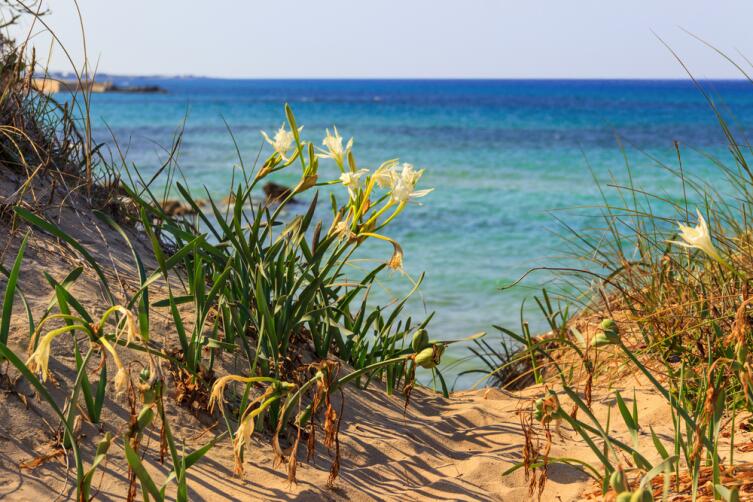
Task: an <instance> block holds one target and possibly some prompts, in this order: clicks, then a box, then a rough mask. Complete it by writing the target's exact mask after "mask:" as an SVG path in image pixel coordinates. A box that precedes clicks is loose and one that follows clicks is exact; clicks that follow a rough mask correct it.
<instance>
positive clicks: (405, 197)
mask: <svg viewBox="0 0 753 502" xmlns="http://www.w3.org/2000/svg"><path fill="white" fill-rule="evenodd" d="M423 174H424V170H423V169H421V170H419V171H416V170H415V169H413V165H412V164H407V163H404V164H403V170H402V172H401V173H400V175H399V176H395V178H394V181H393V185H392V200H393V201H395V202H397V203H399V204H403V203H406V202H408V201H410V200H411V199H416V198H419V197H424V196H425V195H428V194H429V193H431V192H432V191H433V190H434V189H433V188H429V189H426V190H415V188H416V183H418V180H419V179H421V176H422V175H423Z"/></svg>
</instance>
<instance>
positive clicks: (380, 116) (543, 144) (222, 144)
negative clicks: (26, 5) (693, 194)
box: [92, 78, 753, 339]
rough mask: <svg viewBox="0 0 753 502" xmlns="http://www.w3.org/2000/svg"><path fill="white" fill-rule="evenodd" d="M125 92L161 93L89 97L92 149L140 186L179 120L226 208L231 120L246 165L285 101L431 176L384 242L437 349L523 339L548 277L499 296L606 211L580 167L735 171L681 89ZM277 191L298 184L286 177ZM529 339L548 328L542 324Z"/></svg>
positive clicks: (603, 85) (394, 84)
mask: <svg viewBox="0 0 753 502" xmlns="http://www.w3.org/2000/svg"><path fill="white" fill-rule="evenodd" d="M119 83H132V84H151V83H155V84H158V85H160V86H162V87H164V88H166V89H167V90H168V93H167V94H139V95H136V94H134V95H119V94H100V95H95V96H94V99H93V109H92V115H93V118H94V120H95V123H96V127H95V131H94V132H95V136H96V138H97V139H99V140H101V141H110V135H109V132H108V130H107V129H106V128H105V124H107V125H108V126H109V127H110V128H111V129H112V131H113V132H114V134H115V136H116V137H117V138H118V141H119V142H120V144H121V147H125V149H127V151H128V157H129V159H130V161H131V162H133V163H135V164H136V165H138V166H139V167H140V168H141V169H142V170H144V171H145V172H146V173H147V174H148V173H149V172H150V171H153V170H154V169H155V168H156V167H157V166H158V165H159V164H160V162H161V160H163V159H164V158H165V156H166V152H165V150H164V148H166V147H168V146H169V145H170V142H171V140H172V138H173V135H174V134H175V132H176V130H177V129H178V128H179V126H180V125H181V123H182V122H183V120H184V118H185V119H186V122H185V134H184V141H183V148H182V150H181V151H180V154H179V157H178V160H179V163H180V166H181V168H182V170H183V173H184V174H185V176H186V179H187V180H188V183H189V184H190V185H191V188H192V189H193V190H194V191H196V192H198V191H200V189H201V188H202V187H203V186H206V187H207V189H208V190H209V191H210V193H212V194H213V195H214V196H218V197H222V196H224V195H225V194H226V191H227V182H228V180H229V177H230V175H231V173H232V169H233V165H234V164H236V163H237V158H236V156H235V151H234V147H233V144H232V141H231V139H230V136H229V135H228V133H227V130H226V126H225V123H224V120H226V121H227V122H228V124H229V125H230V126H231V128H232V130H233V132H234V134H235V136H236V139H237V140H238V142H239V145H240V148H241V151H242V153H243V156H244V160H245V162H247V163H248V164H252V163H253V160H254V158H255V157H256V155H257V152H258V151H259V148H260V146H261V145H262V140H261V137H260V135H259V130H260V129H264V130H267V131H270V132H271V131H273V130H274V129H276V128H277V127H279V125H280V123H281V122H282V120H283V117H284V113H283V104H284V103H285V102H288V103H290V104H291V106H292V107H293V109H294V111H295V114H296V117H297V120H298V122H299V124H304V125H305V129H304V136H305V137H306V138H307V139H311V140H314V141H316V143H317V144H320V142H321V138H322V137H323V135H324V129H325V128H326V127H331V126H332V124H336V125H337V127H338V129H339V130H340V132H341V134H342V135H343V136H346V137H350V136H354V137H355V154H356V156H357V158H358V159H359V164H361V165H363V166H368V167H374V166H375V165H378V164H379V163H380V162H381V161H383V160H386V159H389V158H393V157H400V159H401V160H402V161H405V162H410V163H412V164H415V165H416V166H418V167H422V168H426V174H425V176H424V178H423V179H422V182H421V185H423V187H434V189H435V191H434V192H433V193H432V194H430V195H429V196H428V197H426V198H424V199H423V200H422V202H423V205H421V206H414V207H411V208H410V210H409V211H407V212H406V213H405V214H404V216H402V217H401V218H399V219H398V220H397V221H396V222H395V223H394V225H393V226H392V228H391V230H390V232H388V233H389V235H390V236H392V237H394V238H396V239H397V240H398V241H399V242H400V243H401V244H402V246H403V248H404V251H405V269H406V271H407V273H408V274H409V275H410V276H412V277H414V278H415V277H417V276H418V275H419V274H420V272H422V271H426V279H425V281H424V283H423V287H422V289H421V291H422V296H421V297H420V298H416V299H415V300H416V301H414V302H413V303H412V304H411V306H410V311H411V312H412V313H413V314H414V315H416V316H418V317H421V316H423V315H426V314H427V313H428V312H431V311H433V310H436V311H437V314H436V316H435V318H434V320H433V322H432V324H431V332H432V335H433V336H435V337H438V338H445V339H446V338H455V337H458V336H465V335H468V334H471V333H474V332H476V331H491V332H492V333H493V330H491V329H490V328H491V325H492V324H501V325H505V326H512V327H514V326H517V325H518V323H519V307H520V304H521V301H522V300H523V299H524V298H525V297H527V296H530V295H531V294H532V293H533V292H535V290H536V289H537V288H538V287H539V286H540V285H542V284H545V283H546V282H547V281H548V280H549V279H551V275H547V274H546V273H543V272H542V273H538V274H535V275H533V276H532V277H531V278H529V279H528V280H526V281H525V282H524V283H523V284H522V285H521V286H518V287H515V288H513V289H510V290H505V291H500V290H499V288H500V287H501V286H504V285H506V284H509V283H511V282H512V281H514V280H515V279H517V278H518V277H519V276H520V275H521V274H523V273H524V272H525V271H526V270H528V269H529V268H531V267H534V266H541V265H551V264H552V263H556V262H557V259H558V258H559V257H561V256H562V255H563V249H564V248H563V246H562V243H561V242H560V241H559V240H558V239H557V238H556V237H555V236H554V234H553V231H555V230H557V228H558V227H557V224H556V223H555V222H554V220H553V218H552V216H551V214H550V211H551V210H554V209H562V208H572V207H578V206H588V205H593V204H598V203H599V202H600V199H599V192H598V190H597V188H596V185H595V184H594V182H593V179H592V174H591V172H590V171H589V166H590V168H591V169H593V171H594V173H595V175H596V176H597V177H598V178H600V179H607V177H608V173H609V172H610V170H611V171H612V172H614V174H615V175H616V176H617V177H618V178H621V177H624V173H625V167H624V165H625V160H624V158H623V154H622V152H621V151H620V148H619V146H618V141H617V139H616V138H617V136H620V137H621V138H622V139H621V141H622V142H623V146H625V147H626V153H627V155H628V157H629V159H630V162H631V165H632V167H633V169H634V177H635V181H636V184H637V185H639V186H641V187H643V188H645V189H647V190H649V191H653V192H657V191H658V192H666V193H668V194H670V195H679V193H680V186H679V185H678V183H677V181H676V180H675V179H674V178H672V177H670V176H667V175H666V174H663V172H662V170H661V169H660V168H659V167H657V164H656V162H654V161H652V160H651V159H650V158H649V157H648V155H650V156H655V157H656V158H658V159H661V160H663V161H666V162H667V163H669V164H671V165H675V164H676V154H675V151H674V147H673V143H672V142H673V140H678V141H680V142H681V143H682V144H683V146H684V147H686V150H688V151H686V153H685V157H684V167H685V170H686V171H688V172H691V173H693V174H697V175H699V176H702V177H705V178H707V179H713V177H714V176H715V175H716V174H715V171H714V168H713V167H712V166H711V164H710V162H708V161H706V160H703V158H702V156H701V155H700V154H698V153H693V152H691V151H690V150H689V149H691V148H694V149H698V150H700V151H703V152H708V153H711V154H714V155H717V156H719V157H722V158H727V157H728V154H727V153H726V146H725V143H724V139H723V137H722V135H721V132H720V130H719V127H718V126H717V125H716V124H715V121H714V117H713V114H712V113H711V110H710V108H709V106H708V104H707V103H706V102H705V100H704V98H703V96H702V94H701V93H700V92H698V91H697V90H696V89H695V88H694V87H693V85H692V83H690V82H687V81H524V80H507V81H274V80H264V81H249V80H212V79H193V78H187V79H147V78H138V79H131V80H130V82H119ZM704 85H706V86H707V87H708V88H709V89H711V90H712V92H714V93H715V94H716V95H717V99H719V100H720V101H721V102H724V104H725V105H727V106H729V108H730V110H731V111H732V112H733V113H734V114H735V116H736V118H737V119H738V120H739V122H740V123H741V124H742V125H745V124H746V123H749V122H750V119H751V118H753V92H751V88H750V84H748V83H746V82H738V81H715V82H706V83H704ZM327 173H329V174H330V175H331V177H333V178H334V177H336V176H337V174H338V173H337V170H336V168H335V167H334V165H325V166H324V167H323V174H324V175H325V177H326V174H327ZM278 181H281V182H283V183H293V182H294V179H293V177H285V176H284V175H283V176H282V177H281V178H279V179H278ZM323 209H324V208H323ZM566 214H567V213H565V214H564V216H565V217H567V216H566ZM559 216H563V215H562V214H560V215H559ZM573 224H574V225H576V226H577V225H580V224H581V223H579V220H577V219H575V220H573ZM390 251H391V250H390V248H389V246H386V247H383V246H380V245H377V246H376V247H372V248H370V249H369V250H368V251H367V252H368V254H369V255H370V256H373V257H376V258H379V257H383V258H387V257H388V256H389V254H390ZM388 275H389V274H388ZM408 286H409V283H408V281H407V280H406V279H405V278H404V277H401V276H400V275H399V274H397V273H392V275H391V276H389V277H388V278H387V280H386V281H385V288H387V289H386V290H385V291H384V292H382V293H381V294H382V295H384V296H383V297H384V298H387V297H389V296H390V295H398V294H400V293H401V292H404V291H406V290H407V289H408ZM532 325H533V328H534V330H537V329H541V328H543V322H541V321H540V320H536V319H534V320H533V322H532ZM495 336H496V335H495Z"/></svg>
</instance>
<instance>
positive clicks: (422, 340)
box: [411, 329, 429, 352]
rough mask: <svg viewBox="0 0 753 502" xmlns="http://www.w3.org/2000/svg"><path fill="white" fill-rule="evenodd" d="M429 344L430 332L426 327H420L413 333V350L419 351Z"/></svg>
mask: <svg viewBox="0 0 753 502" xmlns="http://www.w3.org/2000/svg"><path fill="white" fill-rule="evenodd" d="M428 345H429V333H428V332H427V331H426V330H425V329H419V330H418V331H416V332H415V333H414V334H413V341H411V347H412V348H413V352H419V351H421V350H423V349H425V348H426V347H427V346H428Z"/></svg>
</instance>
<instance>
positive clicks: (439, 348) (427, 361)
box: [416, 344, 444, 369]
mask: <svg viewBox="0 0 753 502" xmlns="http://www.w3.org/2000/svg"><path fill="white" fill-rule="evenodd" d="M442 352H444V345H442V344H437V345H432V346H431V347H426V348H425V349H423V350H422V351H421V352H419V353H418V354H416V364H418V365H419V366H421V367H422V368H426V369H431V368H435V367H436V366H437V364H439V360H440V358H441V357H442Z"/></svg>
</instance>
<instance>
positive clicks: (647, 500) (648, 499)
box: [630, 489, 654, 502]
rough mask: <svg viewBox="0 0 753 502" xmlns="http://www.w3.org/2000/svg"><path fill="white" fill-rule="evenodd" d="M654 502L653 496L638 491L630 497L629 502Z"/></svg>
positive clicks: (645, 491)
mask: <svg viewBox="0 0 753 502" xmlns="http://www.w3.org/2000/svg"><path fill="white" fill-rule="evenodd" d="M653 501H654V495H653V494H652V493H651V492H650V491H648V490H643V489H639V490H636V491H635V492H633V494H632V495H631V496H630V502H653Z"/></svg>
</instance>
